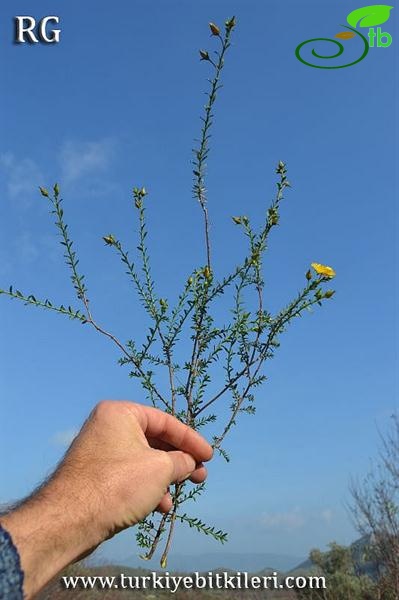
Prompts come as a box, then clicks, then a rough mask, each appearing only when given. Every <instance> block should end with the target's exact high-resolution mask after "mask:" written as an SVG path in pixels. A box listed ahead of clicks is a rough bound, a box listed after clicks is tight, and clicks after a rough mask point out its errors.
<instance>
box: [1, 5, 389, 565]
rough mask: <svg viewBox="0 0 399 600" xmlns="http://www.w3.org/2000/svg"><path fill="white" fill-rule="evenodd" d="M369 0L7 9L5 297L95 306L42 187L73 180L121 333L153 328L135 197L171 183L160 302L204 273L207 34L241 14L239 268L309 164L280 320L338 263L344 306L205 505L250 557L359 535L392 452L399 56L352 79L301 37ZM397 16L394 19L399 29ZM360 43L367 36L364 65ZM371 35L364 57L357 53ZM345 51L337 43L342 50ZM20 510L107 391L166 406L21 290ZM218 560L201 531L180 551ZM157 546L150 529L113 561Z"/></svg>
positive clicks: (217, 203)
mask: <svg viewBox="0 0 399 600" xmlns="http://www.w3.org/2000/svg"><path fill="white" fill-rule="evenodd" d="M358 7H359V5H358V4H356V3H353V2H346V1H345V2H340V3H336V2H331V1H326V2H323V3H322V4H320V3H319V2H304V3H300V5H299V3H297V2H294V1H292V0H290V1H289V2H284V3H282V2H268V3H265V2H260V1H258V0H257V1H255V0H252V1H246V2H244V1H243V0H241V1H240V2H236V1H229V2H227V1H219V2H218V3H217V7H216V6H215V3H214V2H209V1H207V0H205V1H203V2H201V3H200V4H198V3H194V2H191V3H188V2H183V1H180V2H176V1H171V0H165V2H158V3H156V2H153V1H146V2H144V1H141V2H137V1H136V0H135V1H133V2H123V3H122V2H121V3H117V4H115V3H114V4H113V3H107V2H104V1H103V0H96V1H94V0H86V1H85V2H84V3H80V2H77V0H68V2H67V1H66V0H59V1H58V2H57V3H54V2H50V1H45V0H43V1H42V2H41V3H40V9H38V8H37V7H36V3H33V2H27V1H26V2H22V1H20V0H18V1H17V2H16V1H15V0H13V1H12V2H11V1H9V0H3V2H2V5H1V8H0V69H1V75H2V84H3V85H2V90H1V92H0V127H1V133H2V135H1V138H0V192H1V202H0V213H1V214H0V218H1V221H0V222H1V238H0V287H4V288H6V287H8V286H9V285H10V284H14V285H16V286H17V287H19V288H20V289H22V290H23V291H25V292H27V293H35V294H36V295H37V296H39V297H49V298H51V299H53V300H54V302H58V303H61V302H64V303H68V304H69V303H74V304H76V302H74V299H73V292H72V290H71V288H70V281H69V278H68V273H67V271H66V269H65V268H64V266H63V264H62V251H61V247H60V246H59V245H57V244H58V240H57V234H56V231H55V228H54V227H53V226H52V223H51V217H50V216H49V214H48V206H47V204H46V202H45V200H44V199H43V198H42V197H40V195H38V193H37V186H38V185H45V186H50V185H51V184H52V183H53V182H54V181H59V183H60V186H61V189H62V193H63V197H64V198H65V207H64V208H65V211H66V214H67V220H68V222H69V224H70V230H71V233H72V235H73V237H74V239H75V241H76V247H77V250H78V252H79V255H80V260H81V266H82V269H83V270H84V272H85V274H86V277H87V285H88V287H89V292H90V298H91V301H92V305H93V310H94V311H95V314H96V315H97V318H98V320H99V321H100V322H101V323H103V324H104V325H106V326H107V327H108V329H110V330H112V331H114V332H115V333H117V334H118V336H119V337H121V338H122V339H129V338H131V337H132V336H136V335H137V336H138V337H139V338H140V337H142V335H143V333H144V330H143V318H142V313H141V309H140V306H139V303H138V302H137V300H136V299H135V297H134V294H133V293H132V290H131V288H130V287H129V285H128V283H127V282H126V280H125V279H124V277H123V269H122V268H121V267H120V265H119V264H118V262H117V260H116V257H115V256H113V255H112V252H110V251H109V249H107V248H105V247H104V245H103V243H102V241H101V236H102V235H104V234H106V233H109V232H113V233H115V234H116V235H118V236H119V237H120V238H121V239H123V240H126V242H128V243H130V247H131V248H132V250H134V248H135V245H136V244H135V235H136V234H137V222H136V214H135V212H134V211H133V210H132V207H131V188H132V187H133V186H134V185H138V186H141V185H145V186H146V188H147V189H148V190H149V197H148V218H149V226H150V229H151V234H150V237H149V244H150V247H151V249H152V252H153V258H154V260H153V271H154V274H155V275H156V278H157V280H158V282H159V286H160V290H162V292H161V295H163V296H168V297H170V298H171V299H173V297H175V296H176V294H177V291H178V290H179V289H180V286H181V282H183V281H185V278H186V277H187V275H188V274H189V273H190V272H191V270H192V269H193V268H194V267H196V266H198V265H200V264H203V262H204V253H203V244H202V227H201V220H200V217H201V215H200V211H199V208H198V206H197V205H196V204H195V201H194V200H192V198H191V166H190V160H191V153H190V150H191V148H192V147H193V139H194V138H195V137H197V136H198V133H199V125H200V122H199V115H200V114H201V107H202V104H203V102H204V96H203V91H205V90H206V89H207V88H206V86H207V84H206V78H207V76H208V75H209V71H208V68H207V65H206V64H204V63H200V62H199V60H198V55H197V51H198V49H199V48H209V49H212V43H213V42H212V40H211V39H210V38H209V32H208V27H207V23H208V22H209V21H210V20H212V21H214V22H216V23H220V24H222V23H223V21H224V20H225V18H227V17H229V16H231V15H232V14H235V15H236V16H237V21H238V25H237V30H236V32H235V34H234V41H233V47H232V49H231V51H230V55H229V56H228V60H227V61H226V68H225V72H224V88H223V90H222V91H221V93H220V97H219V101H218V104H217V107H216V110H215V113H216V115H215V116H216V118H215V128H214V131H213V138H212V149H211V155H210V159H209V167H208V189H209V209H210V213H211V219H212V236H213V254H214V257H215V261H216V263H215V264H216V270H217V272H218V273H220V274H222V273H225V272H226V271H228V270H230V269H232V268H233V267H234V266H235V265H236V264H237V263H238V261H239V260H240V258H241V257H242V255H243V253H244V252H245V246H244V243H243V241H242V240H241V238H240V235H239V232H238V229H237V228H236V227H235V226H234V225H233V224H232V222H231V219H230V217H231V215H235V214H243V213H244V214H248V215H250V216H251V217H252V218H253V219H254V221H255V222H260V219H261V217H262V215H263V213H264V210H265V207H266V206H267V204H268V202H269V201H270V199H271V198H272V195H273V193H274V185H275V175H274V166H275V164H276V162H277V161H278V160H279V159H283V160H285V161H287V163H288V168H289V178H290V180H291V181H292V184H293V189H292V191H290V192H289V193H288V194H287V197H286V201H285V202H284V206H283V209H282V220H281V227H280V228H279V229H278V230H277V231H275V232H274V235H273V238H272V240H271V243H270V249H269V252H268V255H267V258H266V261H265V268H266V272H265V277H266V281H267V298H268V302H269V306H270V308H271V310H276V309H277V308H279V307H280V306H281V305H282V304H283V303H286V302H287V301H289V300H290V299H291V297H293V296H294V294H295V293H296V292H297V290H298V289H300V288H301V286H302V285H303V281H304V273H305V272H306V270H307V268H308V266H309V264H310V263H311V262H312V261H317V262H322V263H324V264H329V265H332V266H333V267H334V268H335V269H336V271H337V277H336V279H335V281H334V287H335V289H336V290H337V294H336V296H335V298H334V300H333V301H331V302H330V303H329V304H326V305H324V306H323V308H322V309H320V310H317V311H315V313H314V314H312V315H306V316H305V317H304V318H303V319H301V320H299V322H295V323H294V324H293V326H292V327H291V328H290V329H289V331H287V333H286V334H285V335H284V338H283V339H282V340H281V342H282V345H281V348H280V349H279V352H278V353H277V356H276V358H275V360H274V361H272V363H270V364H269V365H268V367H267V374H268V376H269V380H268V382H267V383H266V384H265V386H264V387H263V388H262V389H261V390H260V391H259V392H258V399H257V410H258V413H257V416H256V418H254V417H247V416H243V418H242V421H241V422H240V423H239V427H237V428H236V430H234V431H233V432H232V434H231V436H230V438H229V439H228V441H227V443H226V447H227V449H228V450H229V452H230V453H231V455H232V458H233V460H232V463H231V464H230V465H226V464H225V463H224V461H222V460H220V459H215V460H214V461H213V463H212V464H211V465H210V469H209V470H210V475H209V489H208V494H207V496H206V497H203V500H202V501H201V504H200V503H198V504H197V505H196V510H197V512H198V513H199V514H201V516H203V517H204V519H205V520H206V519H209V521H211V522H212V523H215V524H217V525H218V526H220V527H222V528H225V529H227V530H228V531H229V532H230V543H229V546H228V547H227V549H228V550H229V551H231V552H254V551H255V552H277V553H285V554H295V555H299V556H301V555H306V554H307V553H308V551H309V549H310V548H311V547H313V546H321V547H324V546H325V544H327V543H328V542H329V541H331V540H333V539H335V540H337V541H338V542H341V543H347V542H350V541H351V540H352V539H353V538H354V537H356V533H355V532H354V530H353V528H352V526H351V524H350V521H349V518H348V515H347V513H346V511H345V502H347V501H348V500H349V495H348V482H349V479H350V477H351V476H361V475H362V474H364V473H365V472H366V470H367V469H368V467H369V464H370V458H371V457H372V456H375V455H376V453H377V447H378V428H380V429H382V430H384V429H385V428H386V426H387V424H388V421H389V415H390V414H391V413H392V412H393V411H394V410H396V409H397V406H398V400H397V389H398V388H397V380H396V379H395V377H396V375H395V371H396V370H397V353H396V352H397V350H396V348H397V346H396V339H397V334H396V317H395V308H396V306H397V288H396V284H397V267H398V265H397V253H396V251H395V249H397V212H396V199H395V169H396V160H395V143H397V141H398V140H397V123H396V122H395V110H396V105H397V100H398V98H397V88H396V91H395V82H396V79H397V62H396V60H397V43H398V41H397V40H396V39H395V36H394V39H393V43H392V46H391V47H390V48H374V49H373V50H370V52H369V55H368V56H367V58H366V59H365V60H364V61H362V62H361V63H359V64H357V65H355V66H353V67H350V68H346V69H337V70H323V69H313V68H310V67H306V66H305V65H303V64H301V63H300V62H299V61H298V60H297V59H296V58H295V55H294V51H295V47H296V46H297V45H298V44H299V43H300V42H302V41H303V40H305V39H309V38H312V37H332V36H334V35H335V34H336V33H338V31H341V30H342V27H340V25H341V26H342V25H343V24H345V21H346V15H347V14H348V13H349V12H350V11H352V10H354V9H355V8H358ZM23 14H28V15H33V16H36V17H41V16H44V15H48V14H57V15H59V16H60V18H61V29H62V33H61V42H60V43H59V44H58V45H48V46H46V45H39V44H37V45H29V44H25V45H16V44H13V24H12V19H13V17H15V16H16V15H23ZM395 23H396V9H394V10H393V11H392V13H391V17H390V20H389V21H388V23H386V24H385V25H384V26H383V28H385V29H386V30H387V31H390V32H391V33H393V32H395V30H396V28H395ZM356 43H357V40H349V41H347V42H345V44H347V47H348V55H350V56H352V54H351V52H352V53H355V49H356V46H355V44H356ZM350 44H352V46H350ZM323 49H324V48H323ZM0 322H1V330H2V338H1V339H2V343H1V346H0V352H1V370H0V377H1V390H2V393H1V415H2V416H1V425H2V427H1V442H0V444H1V450H2V451H1V459H0V461H1V462H0V464H1V474H2V476H1V480H2V484H1V492H0V494H1V497H0V501H9V500H10V499H15V498H18V497H21V496H23V495H24V494H26V493H27V492H28V491H29V490H30V489H31V488H32V487H33V486H34V485H35V484H37V483H38V482H39V481H40V480H41V479H42V478H43V477H44V476H45V475H46V474H47V473H48V472H49V471H50V470H51V468H52V467H53V466H54V464H56V462H57V461H58V460H59V458H60V457H61V455H62V453H63V451H64V449H65V443H66V440H67V439H68V438H69V437H70V435H71V433H72V432H74V431H75V430H76V429H77V428H78V427H79V425H80V424H81V423H82V421H83V419H84V418H85V417H86V415H87V414H88V412H89V411H90V409H91V408H92V407H93V406H94V405H95V404H96V402H98V401H99V400H100V399H102V398H116V399H122V398H123V399H132V400H136V401H140V400H142V399H143V397H142V394H141V392H140V391H139V390H138V388H137V387H136V386H135V385H134V384H133V383H132V381H131V380H130V379H129V378H128V377H127V372H126V371H124V370H123V369H122V368H120V367H118V366H117V364H116V361H117V359H118V358H119V356H118V354H117V352H116V351H115V348H113V347H112V346H110V345H109V344H108V343H107V341H106V340H103V339H101V338H98V337H97V336H96V335H95V333H94V332H93V331H89V330H88V329H87V328H84V327H81V326H79V325H77V324H75V323H72V322H69V321H68V320H66V319H63V318H62V317H59V316H57V315H52V314H46V313H42V312H41V311H39V310H37V309H33V308H24V307H23V306H22V305H20V304H18V303H17V302H9V301H8V300H7V299H6V298H1V310H0ZM193 543H195V547H196V551H198V552H199V551H212V552H215V551H217V550H218V546H217V544H216V542H215V543H213V542H211V541H209V540H207V539H204V540H203V539H201V538H200V537H199V536H194V534H192V533H191V532H187V531H184V530H181V531H180V532H179V533H178V536H177V541H176V550H177V551H179V552H186V551H187V552H193V550H192V548H193ZM106 552H108V553H109V554H110V555H112V556H115V557H116V556H126V555H129V554H132V555H134V553H135V547H134V535H133V533H132V532H128V533H127V534H124V535H123V536H121V537H120V538H119V539H117V540H114V541H112V543H111V544H110V545H109V547H108V548H107V550H106Z"/></svg>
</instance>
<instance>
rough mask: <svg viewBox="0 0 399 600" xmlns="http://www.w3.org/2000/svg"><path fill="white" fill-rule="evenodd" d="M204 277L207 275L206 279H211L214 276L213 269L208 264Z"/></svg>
mask: <svg viewBox="0 0 399 600" xmlns="http://www.w3.org/2000/svg"><path fill="white" fill-rule="evenodd" d="M204 277H205V279H210V278H211V277H212V271H211V269H210V268H209V267H208V265H207V266H206V267H204Z"/></svg>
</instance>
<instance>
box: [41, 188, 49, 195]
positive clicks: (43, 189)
mask: <svg viewBox="0 0 399 600" xmlns="http://www.w3.org/2000/svg"><path fill="white" fill-rule="evenodd" d="M39 190H40V193H41V195H42V196H44V197H45V198H49V193H48V191H47V190H46V188H43V187H39Z"/></svg>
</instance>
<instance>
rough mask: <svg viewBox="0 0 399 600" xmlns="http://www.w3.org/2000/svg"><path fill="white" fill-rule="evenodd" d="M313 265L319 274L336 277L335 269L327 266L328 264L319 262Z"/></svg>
mask: <svg viewBox="0 0 399 600" xmlns="http://www.w3.org/2000/svg"><path fill="white" fill-rule="evenodd" d="M312 267H313V268H314V270H315V271H316V273H318V274H319V275H323V276H324V277H330V278H331V279H332V278H333V277H335V271H334V269H333V268H332V267H327V266H326V265H321V264H319V263H312Z"/></svg>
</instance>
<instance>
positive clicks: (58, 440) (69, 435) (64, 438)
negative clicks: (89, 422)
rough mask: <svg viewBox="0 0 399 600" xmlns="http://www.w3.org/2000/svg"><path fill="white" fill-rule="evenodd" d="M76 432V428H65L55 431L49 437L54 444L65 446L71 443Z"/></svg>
mask: <svg viewBox="0 0 399 600" xmlns="http://www.w3.org/2000/svg"><path fill="white" fill-rule="evenodd" d="M77 434H78V431H77V430H76V429H65V430H64V431H57V432H56V433H55V434H54V435H53V436H52V437H51V440H50V441H51V443H52V444H53V445H54V446H62V447H63V448H66V447H68V446H70V445H71V443H72V442H73V440H74V439H75V437H76V436H77Z"/></svg>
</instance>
